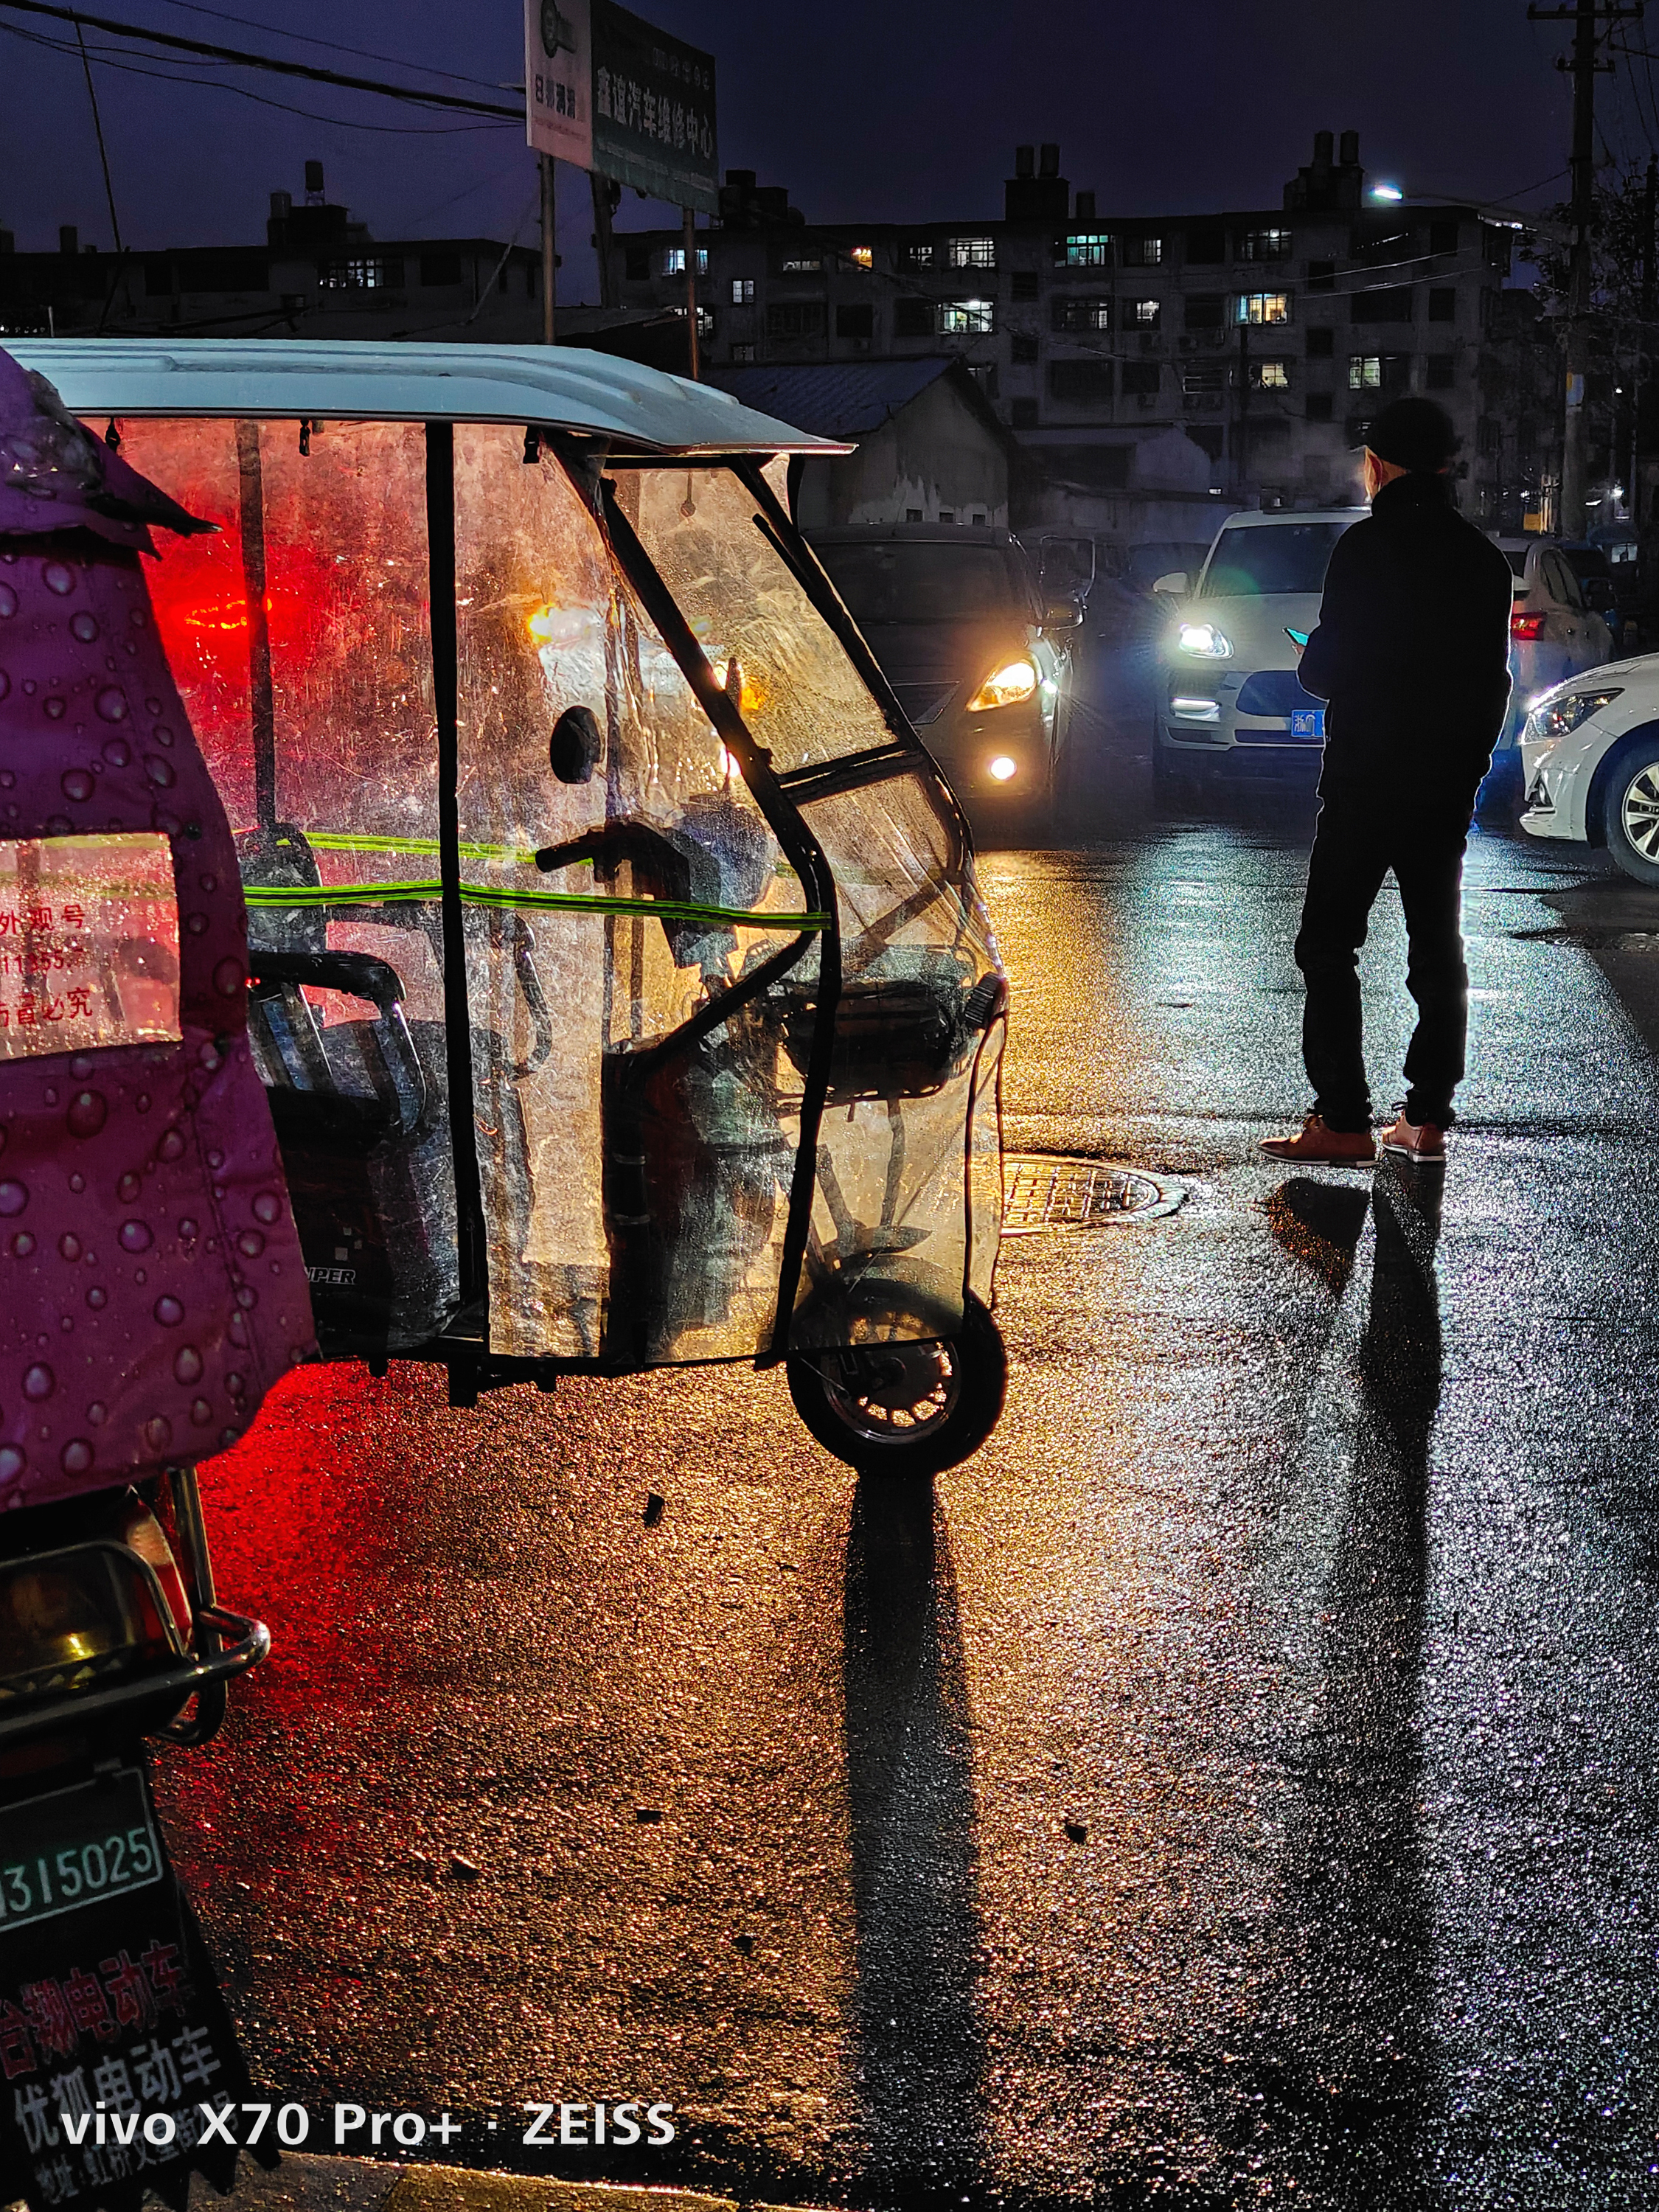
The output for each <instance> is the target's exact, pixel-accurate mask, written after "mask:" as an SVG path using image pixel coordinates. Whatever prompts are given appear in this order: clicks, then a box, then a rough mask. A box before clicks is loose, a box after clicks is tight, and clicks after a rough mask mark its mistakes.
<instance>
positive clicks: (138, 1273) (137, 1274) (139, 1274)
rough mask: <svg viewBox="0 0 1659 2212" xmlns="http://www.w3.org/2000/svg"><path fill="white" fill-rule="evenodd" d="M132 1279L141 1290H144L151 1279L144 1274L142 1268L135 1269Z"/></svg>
mask: <svg viewBox="0 0 1659 2212" xmlns="http://www.w3.org/2000/svg"><path fill="white" fill-rule="evenodd" d="M132 1279H133V1281H134V1282H135V1283H137V1285H138V1287H139V1288H140V1290H142V1289H143V1286H144V1285H145V1284H146V1283H147V1282H149V1276H148V1275H147V1274H146V1273H144V1271H143V1268H142V1267H135V1268H134V1269H133V1271H132Z"/></svg>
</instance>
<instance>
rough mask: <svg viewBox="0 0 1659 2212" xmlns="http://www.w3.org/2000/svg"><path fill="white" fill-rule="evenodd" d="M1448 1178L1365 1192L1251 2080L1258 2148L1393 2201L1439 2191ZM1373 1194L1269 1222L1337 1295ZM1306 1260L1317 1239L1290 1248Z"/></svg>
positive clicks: (1358, 2197)
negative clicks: (1430, 2136) (1353, 1391)
mask: <svg viewBox="0 0 1659 2212" xmlns="http://www.w3.org/2000/svg"><path fill="white" fill-rule="evenodd" d="M1442 1186H1443V1177H1442V1176H1440V1175H1439V1174H1438V1173H1437V1172H1435V1171H1433V1170H1429V1171H1427V1172H1425V1171H1423V1170H1413V1169H1411V1168H1407V1167H1400V1168H1396V1167H1395V1166H1394V1164H1392V1163H1391V1162H1390V1161H1389V1160H1387V1159H1386V1158H1385V1159H1384V1161H1383V1164H1381V1165H1380V1166H1379V1167H1378V1169H1377V1170H1376V1183H1375V1187H1374V1191H1373V1194H1372V1199H1371V1202H1370V1212H1371V1215H1372V1218H1373V1220H1374V1222H1375V1225H1376V1259H1375V1265H1374V1269H1373V1273H1372V1278H1371V1285H1370V1310H1369V1313H1368V1315H1367V1318H1366V1321H1365V1325H1364V1331H1363V1334H1362V1335H1361V1337H1360V1340H1359V1343H1358V1348H1357V1352H1356V1356H1355V1358H1354V1362H1353V1374H1354V1378H1355V1381H1356V1382H1357V1384H1358V1413H1357V1419H1356V1420H1355V1423H1354V1426H1353V1430H1352V1464H1351V1468H1350V1474H1349V1484H1348V1492H1347V1498H1346V1514H1345V1518H1344V1522H1343V1526H1342V1529H1341V1533H1340V1536H1339V1538H1338V1541H1337V1544H1336V1548H1335V1552H1334V1556H1333V1559H1332V1562H1331V1567H1330V1571H1329V1575H1328V1579H1327V1582H1326V1585H1325V1589H1324V1593H1323V1600H1322V1607H1321V1627H1320V1637H1319V1645H1318V1653H1317V1661H1316V1669H1317V1672H1316V1682H1317V1689H1316V1703H1315V1706H1314V1710H1313V1713H1312V1716H1311V1718H1310V1723H1309V1724H1308V1727H1307V1729H1306V1732H1305V1735H1304V1739H1303V1741H1302V1744H1301V1746H1300V1747H1298V1748H1297V1749H1293V1750H1292V1752H1291V1755H1290V1759H1289V1761H1288V1763H1289V1765H1290V1766H1291V1774H1292V1778H1293V1782H1294V1784H1295V1796H1294V1798H1293V1802H1292V1809H1291V1815H1290V1819H1289V1822H1288V1833H1287V1838H1286V1844H1287V1848H1286V1854H1285V1899H1284V1902H1283V1905H1282V1907H1281V1917H1280V1923H1279V1926H1278V1928H1277V1929H1275V1931H1274V1935H1275V1937H1276V1943H1275V1951H1276V1956H1275V1959H1274V1960H1273V1963H1272V1964H1270V1966H1269V1967H1268V1987H1269V1990H1271V1987H1272V1983H1273V1978H1274V1976H1275V1975H1277V1977H1278V1978H1279V1990H1278V1993H1277V1999H1276V2002H1275V2000H1274V1998H1273V1996H1271V1995H1269V1996H1268V1997H1267V2003H1266V2006H1265V2008H1264V2018H1263V2019H1262V2021H1261V2039H1260V2042H1259V2045H1258V2052H1259V2056H1258V2060H1257V2066H1256V2069H1255V2070H1256V2074H1257V2080H1256V2082H1255V2087H1257V2088H1259V2089H1260V2090H1261V2092H1262V2093H1263V2095H1264V2098H1265V2106H1264V2120H1265V2133H1266V2141H1265V2142H1263V2144H1262V2145H1261V2148H1264V2149H1267V2151H1268V2162H1269V2165H1270V2166H1275V2167H1280V2166H1289V2167H1290V2168H1291V2170H1293V2171H1295V2172H1297V2173H1298V2175H1299V2176H1301V2177H1302V2178H1303V2179H1304V2180H1310V2179H1312V2177H1311V2176H1310V2175H1309V2174H1308V2172H1307V2168H1308V2166H1309V2164H1310V2160H1312V2161H1316V2162H1317V2164H1318V2165H1319V2166H1321V2167H1322V2168H1323V2174H1322V2179H1323V2185H1324V2187H1325V2188H1326V2190H1327V2191H1329V2192H1331V2194H1330V2195H1329V2198H1328V2201H1329V2202H1331V2203H1336V2204H1345V2205H1353V2206H1355V2207H1360V2206H1364V2207H1367V2208H1369V2207H1371V2206H1375V2205H1377V2204H1384V2203H1385V2204H1387V2205H1388V2206H1389V2208H1390V2212H1407V2208H1410V2207H1413V2206H1417V2205H1427V2204H1431V2203H1434V2202H1436V2201H1437V2196H1438V2191H1437V2188H1436V2185H1435V2183H1434V2181H1433V2179H1432V2175H1431V2171H1430V2166H1429V2156H1428V2149H1427V2145H1426V2142H1425V2122H1426V2121H1427V2120H1428V2119H1429V2118H1431V2115H1432V2114H1433V2113H1434V2112H1435V2111H1436V2109H1437V2106H1438V2105H1439V2103H1440V2101H1441V2100H1440V2094H1439V2089H1438V2080H1437V2064H1436V2052H1435V2046H1434V2040H1433V2038H1434V2027H1433V2019H1434V1987H1433V1954H1434V1933H1433V1918H1432V1911H1431V1899H1430V1895H1429V1885H1428V1879H1427V1873H1426V1869H1425V1855H1424V1839H1423V1832H1422V1822H1421V1804H1422V1795H1423V1788H1424V1759H1423V1748H1422V1736H1421V1725H1420V1723H1421V1712H1420V1705H1421V1693H1422V1676H1423V1662H1424V1637H1425V1585H1426V1573H1427V1559H1428V1545H1427V1528H1426V1516H1427V1504H1428V1485H1429V1464H1428V1462H1429V1440H1430V1437H1431V1433H1432V1431H1433V1427H1434V1422H1435V1417H1436V1414H1437V1411H1438V1407H1439V1403H1440V1389H1441V1372H1442V1357H1441V1328H1440V1307H1439V1292H1438V1285H1437V1280H1436V1276H1435V1264H1434V1263H1435V1249H1436V1245H1437V1240H1438V1237H1439V1233H1440V1200H1441V1191H1442ZM1366 1210H1367V1206H1366V1199H1365V1194H1364V1192H1363V1191H1357V1190H1355V1189H1354V1188H1353V1187H1352V1186H1348V1187H1346V1188H1341V1187H1339V1186H1336V1185H1332V1184H1322V1183H1318V1182H1313V1181H1311V1180H1310V1179H1297V1180H1296V1181H1294V1182H1292V1183H1291V1184H1287V1185H1285V1186H1282V1187H1281V1194H1280V1203H1279V1213H1280V1214H1281V1216H1282V1225H1281V1221H1280V1220H1279V1219H1274V1208H1273V1207H1272V1206H1270V1208H1269V1218H1270V1219H1273V1225H1274V1232H1275V1234H1276V1235H1279V1236H1280V1237H1281V1239H1282V1240H1283V1241H1285V1242H1286V1243H1291V1244H1292V1246H1294V1241H1295V1239H1296V1238H1297V1237H1300V1238H1302V1239H1303V1240H1304V1242H1305V1241H1306V1240H1310V1239H1311V1240H1312V1247H1311V1257H1312V1258H1313V1260H1314V1261H1315V1262H1316V1264H1320V1265H1322V1267H1323V1269H1324V1271H1325V1272H1326V1273H1327V1275H1328V1280H1329V1282H1330V1285H1331V1287H1332V1289H1333V1290H1334V1291H1335V1293H1336V1294H1337V1295H1338V1296H1340V1292H1341V1291H1342V1289H1343V1288H1344V1287H1346V1282H1347V1280H1348V1276H1349V1273H1350V1272H1351V1271H1352V1265H1353V1257H1354V1249H1355V1247H1356V1246H1357V1244H1358V1239H1359V1235H1360V1231H1361V1229H1362V1228H1363V1225H1364V1218H1365V1212H1366ZM1302 1256H1303V1257H1304V1258H1309V1257H1310V1251H1309V1250H1304V1252H1303V1254H1302Z"/></svg>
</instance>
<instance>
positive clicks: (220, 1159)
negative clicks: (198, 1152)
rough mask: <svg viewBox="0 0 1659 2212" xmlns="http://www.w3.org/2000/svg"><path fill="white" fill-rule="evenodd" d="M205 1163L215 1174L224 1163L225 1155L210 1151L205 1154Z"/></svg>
mask: <svg viewBox="0 0 1659 2212" xmlns="http://www.w3.org/2000/svg"><path fill="white" fill-rule="evenodd" d="M207 1163H208V1165H209V1166H210V1168H211V1169H212V1170H213V1171H214V1173H215V1174H217V1173H218V1171H219V1170H220V1169H221V1168H222V1167H223V1165H224V1164H225V1156H224V1154H223V1153H222V1152H210V1153H209V1154H208V1156H207Z"/></svg>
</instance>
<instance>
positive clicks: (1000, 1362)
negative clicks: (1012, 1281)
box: [787, 1293, 1008, 1479]
mask: <svg viewBox="0 0 1659 2212" xmlns="http://www.w3.org/2000/svg"><path fill="white" fill-rule="evenodd" d="M787 1370H788V1376H789V1395H790V1396H791V1397H792V1398H793V1400H794V1401H795V1411H796V1412H797V1413H799V1415H800V1417H801V1419H802V1420H803V1421H805V1424H806V1425H807V1427H808V1428H809V1429H810V1430H811V1432H812V1434H813V1435H814V1436H815V1437H817V1440H818V1442H819V1443H821V1444H822V1445H823V1448H824V1449H825V1450H826V1451H829V1452H833V1453H834V1454H835V1455H836V1458H837V1459H841V1460H845V1461H846V1462H847V1463H848V1466H849V1467H855V1468H858V1470H859V1472H860V1474H890V1475H901V1476H904V1477H906V1478H913V1477H914V1478H921V1479H927V1478H930V1477H932V1476H933V1475H935V1474H940V1473H942V1472H943V1471H944V1469H945V1468H947V1467H955V1466H957V1464H958V1463H959V1462H961V1461H963V1460H964V1459H967V1458H968V1457H969V1455H970V1454H972V1453H974V1452H976V1451H977V1450H978V1449H979V1448H980V1446H981V1444H982V1443H984V1442H985V1439H986V1438H987V1437H988V1436H989V1435H990V1433H991V1431H992V1430H993V1429H994V1428H995V1426H996V1425H997V1422H998V1419H1000V1415H1001V1413H1002V1401H1003V1397H1004V1395H1005V1394H1006V1389H1007V1385H1008V1355H1007V1352H1006V1351H1005V1349H1004V1347H1003V1342H1002V1334H1001V1331H1000V1329H999V1328H998V1327H997V1325H996V1323H995V1322H994V1320H993V1319H992V1318H991V1315H990V1312H989V1310H987V1308H986V1307H985V1306H983V1305H982V1304H981V1303H980V1301H979V1300H978V1299H977V1298H976V1297H973V1296H972V1294H971V1293H970V1294H969V1297H967V1299H966V1300H965V1301H964V1304H963V1316H962V1330H961V1334H959V1335H957V1336H953V1337H946V1338H944V1339H941V1340H938V1341H935V1342H933V1343H922V1344H914V1343H903V1342H899V1343H878V1344H867V1345H856V1346H852V1347H850V1348H848V1349H846V1350H838V1351H829V1352H799V1353H797V1354H795V1355H794V1357H793V1358H791V1359H790V1360H789V1361H788V1362H787Z"/></svg>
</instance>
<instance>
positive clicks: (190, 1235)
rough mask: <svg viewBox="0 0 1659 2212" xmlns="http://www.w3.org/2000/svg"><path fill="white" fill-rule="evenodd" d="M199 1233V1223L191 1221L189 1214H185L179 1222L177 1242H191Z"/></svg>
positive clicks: (193, 1241)
mask: <svg viewBox="0 0 1659 2212" xmlns="http://www.w3.org/2000/svg"><path fill="white" fill-rule="evenodd" d="M201 1233H202V1231H201V1225H200V1224H199V1223H198V1222H195V1221H192V1220H191V1217H190V1216H189V1214H185V1218H184V1219H183V1220H182V1221H181V1222H180V1223H179V1243H181V1244H193V1243H195V1241H196V1239H197V1237H199V1236H200V1235H201Z"/></svg>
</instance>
